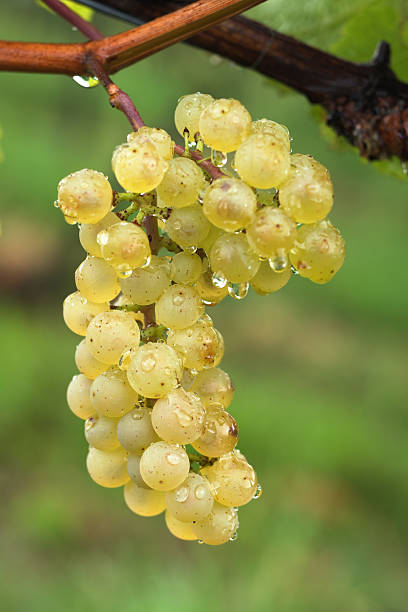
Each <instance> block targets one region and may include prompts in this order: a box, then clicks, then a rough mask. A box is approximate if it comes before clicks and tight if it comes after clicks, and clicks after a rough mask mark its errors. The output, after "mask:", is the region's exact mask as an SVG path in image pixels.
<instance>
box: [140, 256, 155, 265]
mask: <svg viewBox="0 0 408 612" xmlns="http://www.w3.org/2000/svg"><path fill="white" fill-rule="evenodd" d="M151 261H152V258H151V255H149V256H148V257H147V259H146V261H145V262H144V264H143V266H141V268H147V267H148V266H150V262H151Z"/></svg>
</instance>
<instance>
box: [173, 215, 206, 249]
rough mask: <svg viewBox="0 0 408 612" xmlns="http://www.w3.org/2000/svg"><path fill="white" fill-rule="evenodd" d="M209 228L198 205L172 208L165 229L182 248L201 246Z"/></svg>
mask: <svg viewBox="0 0 408 612" xmlns="http://www.w3.org/2000/svg"><path fill="white" fill-rule="evenodd" d="M209 230H210V224H209V222H208V221H207V219H206V218H205V216H204V214H203V211H202V208H201V206H200V205H198V204H195V205H194V206H187V207H186V208H180V209H175V210H172V212H171V214H170V217H169V218H168V219H167V221H166V226H165V231H166V232H167V235H168V237H169V238H171V240H174V242H175V243H176V244H178V245H179V246H181V247H182V248H188V247H201V245H202V243H203V241H204V240H205V238H206V237H207V234H208V232H209Z"/></svg>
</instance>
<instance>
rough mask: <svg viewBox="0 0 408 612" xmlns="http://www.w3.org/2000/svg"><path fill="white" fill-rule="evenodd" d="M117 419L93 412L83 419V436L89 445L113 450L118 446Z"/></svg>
mask: <svg viewBox="0 0 408 612" xmlns="http://www.w3.org/2000/svg"><path fill="white" fill-rule="evenodd" d="M117 424H118V419H109V418H108V417H105V416H100V415H98V414H94V415H93V416H91V417H89V418H88V419H87V420H86V421H85V438H86V441H87V442H88V444H89V445H90V446H94V447H95V448H98V449H99V450H107V451H110V450H114V449H115V448H119V446H120V444H119V440H118V437H117V435H116V427H117Z"/></svg>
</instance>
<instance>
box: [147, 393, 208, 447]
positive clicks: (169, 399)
mask: <svg viewBox="0 0 408 612" xmlns="http://www.w3.org/2000/svg"><path fill="white" fill-rule="evenodd" d="M204 417H205V410H204V407H203V405H202V403H201V401H200V399H199V397H198V395H196V394H195V393H189V392H188V391H185V390H184V389H183V388H179V389H173V391H170V393H168V394H167V395H165V396H164V397H162V398H160V399H158V400H157V402H156V403H155V405H154V406H153V410H152V425H153V429H154V430H155V432H156V433H157V435H158V436H159V437H160V438H161V439H162V440H164V441H165V442H170V443H172V444H189V443H190V442H193V441H194V440H197V438H199V437H200V436H201V434H202V433H203V426H204Z"/></svg>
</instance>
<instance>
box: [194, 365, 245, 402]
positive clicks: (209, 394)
mask: <svg viewBox="0 0 408 612" xmlns="http://www.w3.org/2000/svg"><path fill="white" fill-rule="evenodd" d="M191 391H193V392H194V393H197V395H198V396H199V397H200V399H201V402H202V404H203V406H204V407H205V408H211V406H216V405H218V406H220V405H221V406H223V408H228V406H229V405H230V404H231V402H232V400H233V397H234V391H235V387H234V385H233V383H232V380H231V378H230V377H229V375H228V374H227V373H226V372H224V370H221V368H210V369H208V370H202V371H201V372H198V374H197V376H195V377H194V380H193V384H192V385H191Z"/></svg>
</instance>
